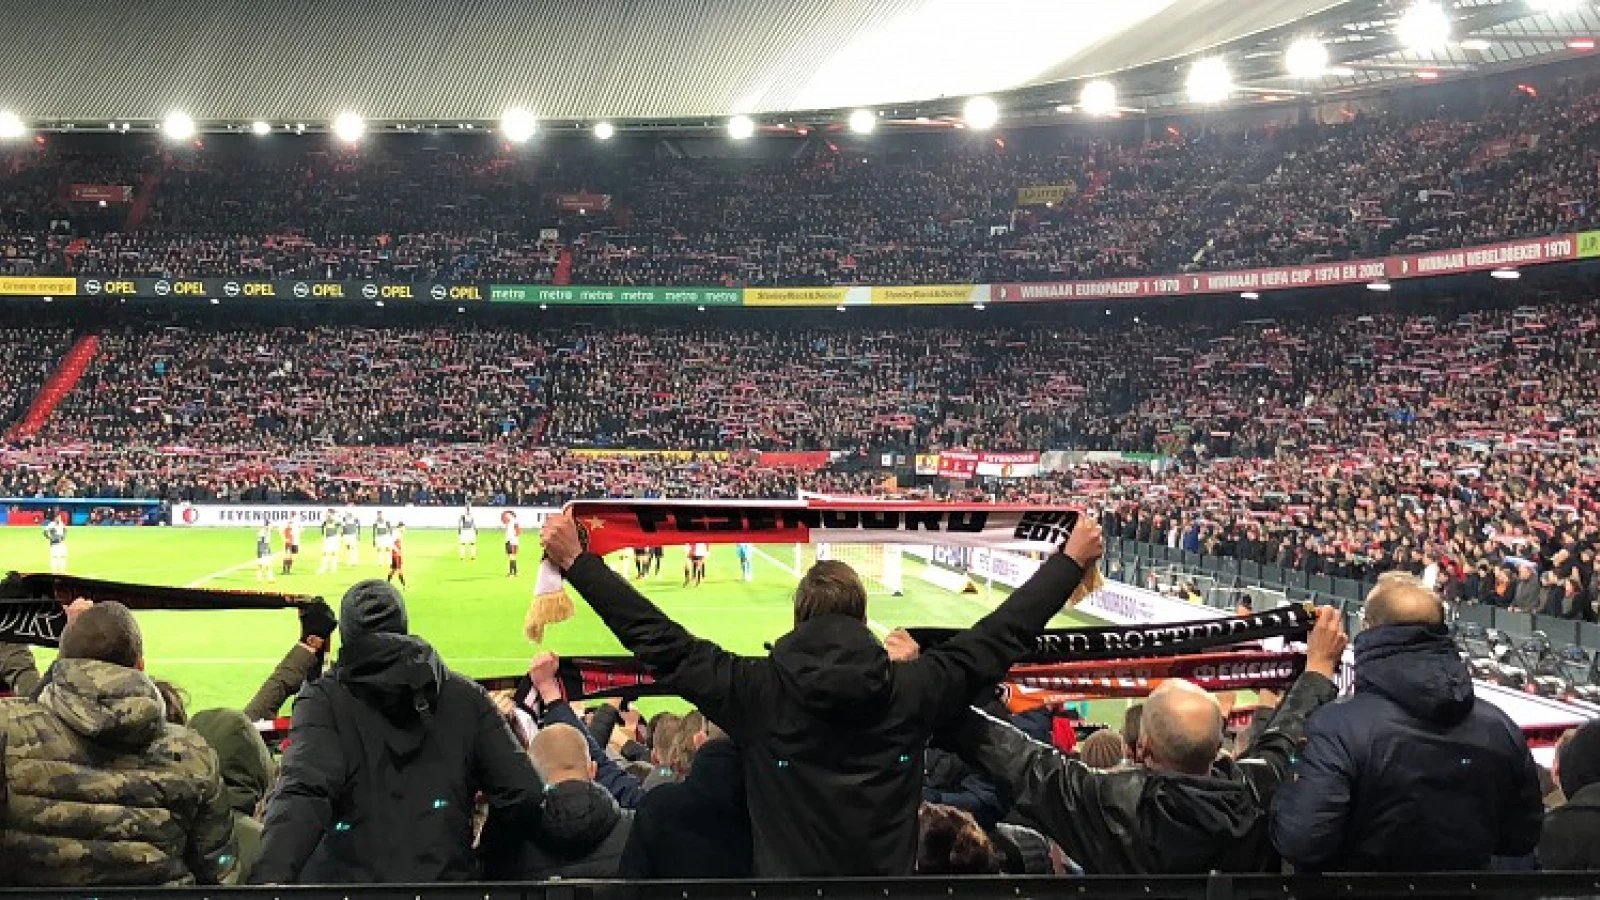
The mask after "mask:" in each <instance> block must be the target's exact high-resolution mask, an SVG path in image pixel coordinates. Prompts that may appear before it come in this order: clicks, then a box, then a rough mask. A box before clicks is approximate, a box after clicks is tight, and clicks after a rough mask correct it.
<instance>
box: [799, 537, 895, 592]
mask: <svg viewBox="0 0 1600 900" xmlns="http://www.w3.org/2000/svg"><path fill="white" fill-rule="evenodd" d="M826 559H831V560H836V561H838V562H842V563H844V564H846V565H848V566H849V567H850V568H852V569H854V570H855V571H856V574H857V575H860V576H861V583H862V584H864V585H866V588H867V594H868V595H869V596H887V597H900V596H903V595H904V593H905V582H904V580H903V572H904V566H905V563H904V557H903V554H902V553H901V548H900V545H899V544H795V545H794V567H795V571H797V572H802V573H803V572H805V571H806V570H808V569H810V568H811V566H812V564H813V563H816V562H820V561H822V560H826Z"/></svg>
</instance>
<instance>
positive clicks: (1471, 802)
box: [1272, 573, 1544, 872]
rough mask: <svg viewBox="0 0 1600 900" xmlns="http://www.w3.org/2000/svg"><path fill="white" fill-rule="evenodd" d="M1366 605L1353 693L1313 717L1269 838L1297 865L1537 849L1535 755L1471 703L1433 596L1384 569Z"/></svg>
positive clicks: (1442, 868)
mask: <svg viewBox="0 0 1600 900" xmlns="http://www.w3.org/2000/svg"><path fill="white" fill-rule="evenodd" d="M1363 615H1364V617H1365V623H1366V625H1365V628H1364V629H1363V630H1362V632H1361V633H1360V634H1359V635H1357V637H1356V641H1355V645H1356V647H1355V669H1356V687H1355V694H1354V695H1353V696H1351V697H1349V698H1348V699H1346V700H1344V701H1341V702H1339V703H1336V704H1333V705H1331V706H1329V707H1327V708H1325V709H1323V710H1320V711H1318V712H1317V713H1316V714H1315V715H1313V716H1312V717H1311V721H1310V723H1309V724H1308V725H1307V727H1306V746H1305V749H1304V751H1303V752H1302V753H1301V754H1300V758H1299V761H1298V762H1297V764H1296V765H1295V769H1294V779H1293V780H1292V781H1291V782H1290V783H1289V784H1287V785H1285V786H1284V787H1283V789H1282V790H1280V791H1279V792H1278V798H1277V805H1276V807H1275V808H1274V810H1273V816H1272V842H1273V844H1274V845H1275V846H1276V847H1277V848H1278V850H1279V852H1281V853H1282V854H1283V857H1284V859H1285V860H1287V861H1288V862H1290V863H1292V864H1293V865H1294V866H1295V868H1297V869H1299V870H1300V871H1303V872H1321V871H1346V872H1388V871H1414V872H1446V871H1454V870H1463V869H1486V868H1488V866H1489V864H1490V861H1491V858H1493V857H1495V856H1504V857H1516V856H1523V855H1526V854H1529V853H1532V852H1533V850H1534V847H1535V845H1536V844H1537V843H1538V841H1539V823H1540V820H1541V819H1542V817H1543V812H1544V806H1543V803H1542V802H1541V793H1540V790H1539V777H1538V772H1537V770H1536V768H1535V766H1534V762H1533V757H1532V756H1531V755H1530V754H1529V753H1528V745H1527V742H1526V741H1525V740H1524V739H1523V736H1522V732H1521V731H1520V730H1518V728H1517V726H1516V725H1515V724H1513V723H1512V721H1511V720H1510V719H1509V718H1507V716H1506V715H1505V713H1503V712H1501V711H1500V710H1499V709H1497V708H1496V707H1494V706H1493V705H1491V704H1488V703H1476V702H1474V700H1475V698H1474V696H1473V692H1472V677H1471V675H1470V673H1469V672H1468V671H1467V665H1466V663H1465V662H1463V661H1462V659H1461V656H1460V653H1459V652H1458V651H1457V649H1456V646H1455V643H1454V642H1453V641H1451V639H1450V634H1449V631H1448V630H1447V629H1446V628H1445V625H1444V607H1443V604H1442V603H1441V602H1440V600H1439V597H1438V595H1437V594H1435V593H1434V592H1433V591H1430V590H1428V589H1427V588H1426V587H1424V586H1423V585H1422V583H1421V581H1420V580H1419V579H1417V578H1416V577H1415V576H1412V575H1406V574H1401V573H1390V574H1387V575H1385V576H1383V577H1382V578H1381V579H1379V581H1378V586H1377V587H1375V588H1373V590H1372V592H1371V593H1370V594H1369V595H1368V596H1367V602H1366V607H1365V609H1364V611H1363ZM1285 702H1287V701H1285Z"/></svg>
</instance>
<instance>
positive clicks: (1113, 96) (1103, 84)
mask: <svg viewBox="0 0 1600 900" xmlns="http://www.w3.org/2000/svg"><path fill="white" fill-rule="evenodd" d="M1078 106H1080V107H1082V109H1083V111H1084V112H1085V113H1088V114H1089V115H1091V116H1109V115H1111V114H1112V113H1114V112H1116V111H1117V86H1116V85H1114V84H1112V83H1111V82H1109V81H1106V80H1105V79H1103V78H1097V79H1095V80H1094V81H1091V82H1089V83H1088V84H1086V85H1084V86H1083V91H1082V92H1081V93H1079V94H1078Z"/></svg>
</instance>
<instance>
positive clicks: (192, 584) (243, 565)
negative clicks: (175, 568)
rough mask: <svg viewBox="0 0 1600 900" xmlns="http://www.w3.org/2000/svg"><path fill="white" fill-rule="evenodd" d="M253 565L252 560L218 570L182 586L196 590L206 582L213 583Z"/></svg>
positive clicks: (253, 561) (254, 562)
mask: <svg viewBox="0 0 1600 900" xmlns="http://www.w3.org/2000/svg"><path fill="white" fill-rule="evenodd" d="M255 564H256V561H255V560H253V559H252V560H250V561H249V562H242V563H239V564H238V565H237V566H229V567H227V568H226V569H219V570H218V571H215V572H212V573H211V574H210V575H206V576H204V577H203V578H196V579H195V580H193V581H191V582H189V583H188V584H186V585H184V587H186V588H197V587H200V586H201V585H203V584H205V583H206V582H208V581H215V580H216V579H218V578H221V577H222V576H224V575H232V574H233V573H234V572H237V571H239V570H240V569H248V568H250V567H251V566H254V565H255Z"/></svg>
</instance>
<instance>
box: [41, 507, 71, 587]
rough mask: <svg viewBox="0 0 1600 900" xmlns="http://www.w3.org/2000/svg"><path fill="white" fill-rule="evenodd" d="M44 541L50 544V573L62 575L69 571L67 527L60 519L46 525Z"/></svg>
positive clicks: (54, 519) (57, 518) (52, 520)
mask: <svg viewBox="0 0 1600 900" xmlns="http://www.w3.org/2000/svg"><path fill="white" fill-rule="evenodd" d="M44 539H45V540H47V541H49V542H50V572H51V574H55V575H60V574H64V573H65V572H66V571H67V526H66V523H64V522H62V521H61V519H60V517H56V518H53V519H51V520H50V521H48V522H46V523H45V526H44Z"/></svg>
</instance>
